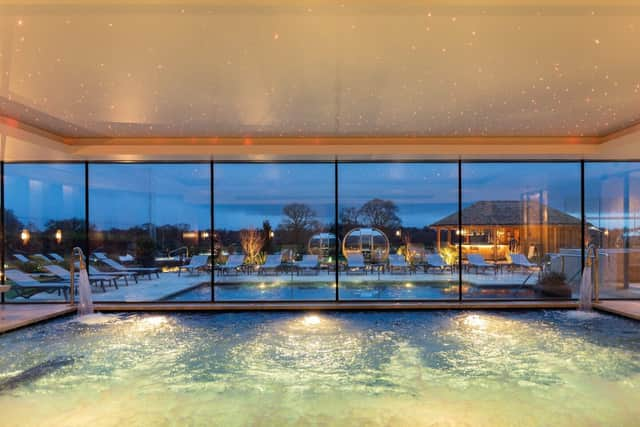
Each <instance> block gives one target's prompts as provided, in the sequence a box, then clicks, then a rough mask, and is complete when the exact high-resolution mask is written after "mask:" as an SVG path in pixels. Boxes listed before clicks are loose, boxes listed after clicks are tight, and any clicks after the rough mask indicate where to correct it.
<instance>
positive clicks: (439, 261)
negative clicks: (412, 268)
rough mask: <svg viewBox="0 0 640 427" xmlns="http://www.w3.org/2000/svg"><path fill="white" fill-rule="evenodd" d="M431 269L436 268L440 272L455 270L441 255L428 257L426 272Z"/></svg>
mask: <svg viewBox="0 0 640 427" xmlns="http://www.w3.org/2000/svg"><path fill="white" fill-rule="evenodd" d="M430 268H435V269H438V270H440V271H445V270H447V269H449V270H451V271H453V268H452V267H451V265H449V264H447V263H446V262H445V261H444V259H443V258H442V255H440V254H430V255H429V256H427V264H426V265H425V272H426V271H427V270H428V269H430Z"/></svg>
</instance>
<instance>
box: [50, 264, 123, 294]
mask: <svg viewBox="0 0 640 427" xmlns="http://www.w3.org/2000/svg"><path fill="white" fill-rule="evenodd" d="M44 268H45V269H46V270H47V271H48V272H49V273H51V274H53V275H54V276H56V277H58V278H60V279H62V280H65V281H71V272H70V271H69V270H66V269H64V268H62V267H60V266H59V265H45V266H44ZM76 278H77V276H76ZM105 282H107V283H108V284H113V285H114V286H115V287H116V289H118V283H117V282H116V278H115V277H113V276H104V275H91V276H89V283H90V284H92V285H96V284H99V285H100V287H101V288H102V290H103V291H105V292H106V289H105V287H104V283H105Z"/></svg>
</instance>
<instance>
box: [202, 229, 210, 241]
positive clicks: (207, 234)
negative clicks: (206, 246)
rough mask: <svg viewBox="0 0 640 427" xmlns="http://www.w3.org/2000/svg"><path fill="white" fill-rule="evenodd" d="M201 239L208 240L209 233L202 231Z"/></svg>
mask: <svg viewBox="0 0 640 427" xmlns="http://www.w3.org/2000/svg"><path fill="white" fill-rule="evenodd" d="M202 238H203V239H208V238H209V232H208V231H203V232H202Z"/></svg>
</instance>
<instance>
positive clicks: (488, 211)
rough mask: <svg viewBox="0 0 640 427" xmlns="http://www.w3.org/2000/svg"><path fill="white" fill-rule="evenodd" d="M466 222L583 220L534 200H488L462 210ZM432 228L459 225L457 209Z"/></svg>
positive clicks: (568, 222)
mask: <svg viewBox="0 0 640 427" xmlns="http://www.w3.org/2000/svg"><path fill="white" fill-rule="evenodd" d="M462 224H464V225H490V226H497V225H523V224H550V225H580V224H581V221H580V219H579V218H576V217H574V216H572V215H569V214H567V213H565V212H562V211H560V210H558V209H555V208H552V207H550V206H548V205H544V204H542V203H539V202H535V201H524V200H485V201H478V202H475V203H473V204H472V205H470V206H467V207H466V208H464V209H462ZM431 226H432V227H442V226H454V227H457V226H458V212H455V213H453V214H451V215H448V216H446V217H444V218H442V219H440V220H438V221H436V222H434V223H433V224H431Z"/></svg>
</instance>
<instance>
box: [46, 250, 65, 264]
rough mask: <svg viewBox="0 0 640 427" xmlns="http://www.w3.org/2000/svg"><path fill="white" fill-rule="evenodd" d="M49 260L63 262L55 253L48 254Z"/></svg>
mask: <svg viewBox="0 0 640 427" xmlns="http://www.w3.org/2000/svg"><path fill="white" fill-rule="evenodd" d="M49 258H51V259H52V260H54V261H55V262H64V258H63V257H61V256H60V255H58V254H57V253H55V252H51V253H49Z"/></svg>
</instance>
